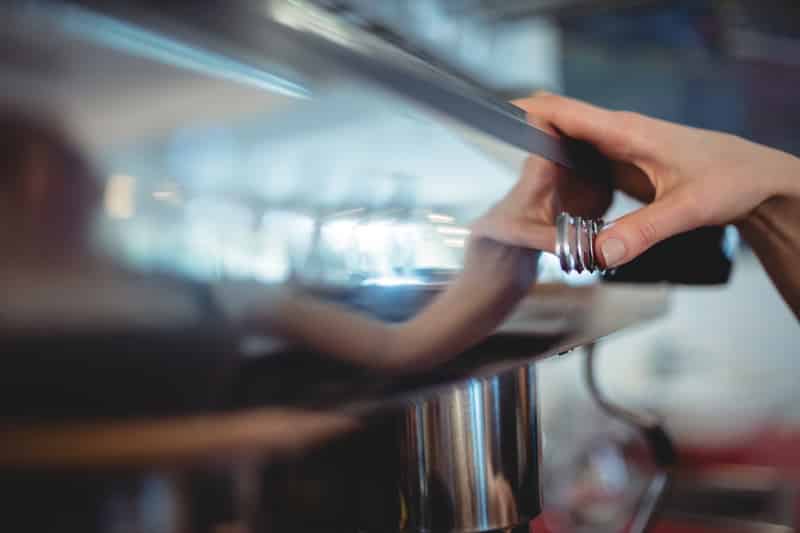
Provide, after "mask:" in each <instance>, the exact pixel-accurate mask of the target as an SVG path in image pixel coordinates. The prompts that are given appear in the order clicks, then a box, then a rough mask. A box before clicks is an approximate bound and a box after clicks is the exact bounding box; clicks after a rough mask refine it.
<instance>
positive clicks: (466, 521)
mask: <svg viewBox="0 0 800 533" xmlns="http://www.w3.org/2000/svg"><path fill="white" fill-rule="evenodd" d="M537 406H538V404H537V401H536V380H535V372H534V367H533V365H531V366H528V367H523V368H520V369H517V370H514V371H511V372H508V373H505V374H502V375H499V376H495V377H491V378H482V379H471V380H469V381H468V382H466V383H464V384H463V385H459V386H454V387H452V388H451V389H448V390H446V391H445V392H442V393H441V394H439V395H437V396H435V397H433V398H431V399H427V400H425V401H422V402H420V403H418V404H416V405H415V406H413V407H409V408H408V410H407V411H406V413H405V417H404V426H403V431H402V440H401V445H402V446H403V459H404V461H405V468H403V469H402V471H401V493H402V497H403V509H404V513H403V515H404V522H405V523H404V524H403V525H402V529H404V530H406V531H415V532H417V531H419V532H423V531H424V532H434V533H439V532H442V533H445V532H446V533H455V532H457V533H468V532H477V531H490V530H497V529H510V528H513V527H516V526H520V525H522V524H526V523H527V522H528V521H530V520H531V519H532V518H533V517H535V516H536V515H538V514H539V512H540V511H541V503H540V494H541V492H540V486H539V425H538V416H537Z"/></svg>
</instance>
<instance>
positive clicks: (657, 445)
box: [584, 343, 678, 533]
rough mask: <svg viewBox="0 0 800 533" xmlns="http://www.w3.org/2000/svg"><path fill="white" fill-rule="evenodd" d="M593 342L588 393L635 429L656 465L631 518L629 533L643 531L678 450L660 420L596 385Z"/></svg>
mask: <svg viewBox="0 0 800 533" xmlns="http://www.w3.org/2000/svg"><path fill="white" fill-rule="evenodd" d="M595 355H596V352H595V343H590V344H588V345H586V360H585V363H584V378H585V380H586V386H587V387H588V388H589V394H590V395H591V397H592V399H593V400H594V401H595V403H596V404H597V405H598V406H599V407H600V409H602V410H603V411H604V412H605V413H606V414H608V415H609V416H611V417H612V418H616V419H618V420H621V421H622V422H624V423H626V424H628V425H629V426H631V427H633V428H634V429H636V430H637V431H638V432H639V433H640V434H641V436H642V437H643V438H644V440H645V442H646V443H647V446H648V448H649V449H650V452H651V454H652V456H653V460H654V462H655V464H656V466H657V467H658V473H657V474H656V475H655V477H654V478H653V479H652V480H651V481H650V484H649V485H648V486H647V489H646V490H645V492H644V494H643V495H642V498H641V500H640V503H639V509H638V510H637V512H636V515H635V516H634V517H633V520H632V521H631V525H630V528H629V529H628V533H646V532H647V531H648V530H649V529H650V526H652V525H653V522H654V521H655V518H656V516H657V514H658V510H659V506H660V504H661V502H662V500H663V496H664V494H665V493H666V491H667V489H668V487H669V483H670V480H671V476H672V474H671V473H672V470H673V469H674V467H675V465H676V464H677V459H678V458H677V453H676V451H675V446H674V444H673V442H672V439H671V438H670V437H669V435H668V434H667V432H666V431H665V430H664V427H663V426H662V425H661V422H660V421H659V420H658V418H656V417H655V416H654V415H652V414H651V413H646V412H636V411H632V410H629V409H626V408H624V407H621V406H619V405H616V404H614V403H612V402H610V401H609V400H608V398H606V397H605V396H604V395H603V393H602V392H601V391H600V388H599V387H598V385H597V378H596V374H595Z"/></svg>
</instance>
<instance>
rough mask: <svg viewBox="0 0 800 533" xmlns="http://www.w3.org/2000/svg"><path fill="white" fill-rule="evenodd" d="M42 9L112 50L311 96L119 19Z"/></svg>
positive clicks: (274, 78) (54, 7)
mask: <svg viewBox="0 0 800 533" xmlns="http://www.w3.org/2000/svg"><path fill="white" fill-rule="evenodd" d="M42 9H45V10H52V11H53V12H54V13H52V14H54V15H55V17H56V21H57V23H59V26H60V27H61V28H63V29H64V30H66V31H67V32H69V33H73V34H76V35H78V36H79V37H81V38H83V39H88V40H91V41H94V42H96V43H97V44H100V45H103V46H108V47H110V48H112V49H116V50H120V51H122V52H125V53H128V54H132V55H138V56H141V57H145V58H148V59H154V60H156V61H159V62H164V63H169V64H173V65H175V66H177V67H181V68H188V69H191V70H194V71H197V72H202V73H204V74H209V75H211V76H215V77H222V78H225V79H228V80H230V81H234V82H238V83H245V84H249V85H254V86H256V87H258V88H261V89H266V90H269V91H273V92H276V93H279V94H283V95H286V96H293V97H296V98H309V97H311V93H310V91H309V90H308V89H307V88H306V87H304V86H303V85H301V84H299V83H295V82H293V81H291V80H289V79H286V78H284V77H280V76H276V75H273V74H271V73H269V72H267V71H265V70H264V69H262V68H256V67H253V66H250V65H248V64H246V63H244V62H241V61H238V60H236V59H234V58H231V57H226V56H224V55H222V54H218V53H214V52H212V51H210V50H207V49H200V48H196V47H193V46H190V45H188V44H185V43H182V42H179V41H176V40H174V39H169V38H167V37H165V36H163V35H160V34H158V33H155V32H152V31H150V30H147V29H145V28H141V27H137V26H136V25H133V24H129V23H126V22H123V21H121V20H118V19H114V18H111V17H106V16H103V15H99V14H97V13H93V12H92V11H89V10H86V9H83V8H80V7H76V6H58V5H57V4H56V5H47V4H45V6H44V7H42Z"/></svg>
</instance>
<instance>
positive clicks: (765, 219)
mask: <svg viewBox="0 0 800 533" xmlns="http://www.w3.org/2000/svg"><path fill="white" fill-rule="evenodd" d="M796 178H797V180H798V181H800V173H798V174H797V176H796ZM737 226H738V228H739V231H740V232H741V234H742V236H743V237H744V239H745V240H746V241H747V243H748V244H749V245H750V247H751V248H752V249H753V251H754V252H755V253H756V255H757V256H758V258H759V260H760V261H761V264H762V265H763V266H764V269H765V270H766V271H767V273H768V274H769V277H770V278H771V279H772V282H773V283H774V284H775V286H776V287H777V289H778V291H779V292H780V294H781V296H782V297H783V299H784V300H786V302H787V303H788V304H789V307H790V308H791V309H792V311H793V312H794V314H795V316H797V317H798V319H800V264H798V260H800V191H798V193H797V194H787V195H780V196H775V197H773V198H770V199H769V200H767V201H766V202H764V203H763V204H761V205H760V206H759V207H757V208H756V209H755V210H754V211H753V212H752V213H751V214H750V215H748V216H747V217H746V218H745V219H744V220H743V221H741V222H739V223H738V224H737Z"/></svg>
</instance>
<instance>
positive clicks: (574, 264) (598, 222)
mask: <svg viewBox="0 0 800 533" xmlns="http://www.w3.org/2000/svg"><path fill="white" fill-rule="evenodd" d="M603 226H604V222H603V220H602V219H584V218H583V217H573V216H572V215H570V214H569V213H561V214H559V215H558V217H556V246H555V252H556V256H557V257H558V260H559V262H560V263H561V269H562V270H563V271H564V272H567V273H569V272H577V273H579V274H580V273H581V272H583V271H588V272H594V271H595V270H601V268H600V265H599V264H598V263H597V256H596V255H595V253H594V246H595V242H596V238H597V234H598V233H600V231H601V230H602V229H603Z"/></svg>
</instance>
